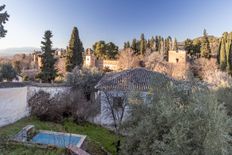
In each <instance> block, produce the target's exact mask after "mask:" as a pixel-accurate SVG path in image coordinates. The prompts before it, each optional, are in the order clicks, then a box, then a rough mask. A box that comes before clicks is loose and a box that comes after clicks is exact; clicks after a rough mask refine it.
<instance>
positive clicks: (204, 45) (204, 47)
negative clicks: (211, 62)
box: [201, 29, 211, 58]
mask: <svg viewBox="0 0 232 155" xmlns="http://www.w3.org/2000/svg"><path fill="white" fill-rule="evenodd" d="M210 56H211V50H210V45H209V39H208V35H207V33H206V30H205V29H204V36H203V38H202V41H201V57H205V58H210Z"/></svg>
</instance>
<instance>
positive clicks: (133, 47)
mask: <svg viewBox="0 0 232 155" xmlns="http://www.w3.org/2000/svg"><path fill="white" fill-rule="evenodd" d="M131 48H132V49H133V50H134V51H135V52H137V51H138V50H137V41H136V39H133V41H132V43H131Z"/></svg>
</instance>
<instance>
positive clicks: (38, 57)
mask: <svg viewBox="0 0 232 155" xmlns="http://www.w3.org/2000/svg"><path fill="white" fill-rule="evenodd" d="M65 53H66V50H64V49H56V50H55V52H54V57H55V58H57V59H58V61H57V62H60V61H59V59H61V58H63V57H64V56H65ZM33 62H34V63H35V66H36V68H37V69H40V68H41V67H42V52H41V51H34V53H33Z"/></svg>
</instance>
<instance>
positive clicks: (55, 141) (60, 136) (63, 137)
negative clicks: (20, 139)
mask: <svg viewBox="0 0 232 155" xmlns="http://www.w3.org/2000/svg"><path fill="white" fill-rule="evenodd" d="M85 138H86V136H84V135H78V134H71V133H62V132H51V131H40V132H39V133H38V134H36V135H35V136H34V137H33V138H32V140H31V141H32V142H33V143H38V144H46V145H52V146H56V147H59V148H65V147H67V146H69V145H72V146H77V147H81V145H82V143H83V141H84V140H85Z"/></svg>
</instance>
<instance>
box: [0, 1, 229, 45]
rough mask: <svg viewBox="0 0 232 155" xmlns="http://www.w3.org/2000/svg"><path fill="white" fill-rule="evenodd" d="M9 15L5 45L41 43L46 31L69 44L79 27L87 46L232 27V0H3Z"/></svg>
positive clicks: (180, 37)
mask: <svg viewBox="0 0 232 155" xmlns="http://www.w3.org/2000/svg"><path fill="white" fill-rule="evenodd" d="M2 4H5V5H6V8H5V10H6V11H7V12H8V14H9V15H10V18H9V21H8V22H7V24H6V25H5V28H6V29H7V31H8V33H7V35H6V37H5V38H1V39H0V49H5V48H16V47H38V48H39V47H40V43H41V40H42V37H43V34H44V32H45V30H51V31H52V32H53V38H52V40H53V47H56V48H66V46H67V45H68V41H69V39H70V35H71V31H72V29H73V27H74V26H76V27H77V28H78V30H79V34H80V39H81V40H82V42H83V44H84V48H88V47H92V45H93V44H94V43H95V42H96V41H99V40H105V41H106V42H109V41H112V42H114V43H115V44H116V45H118V46H119V47H122V46H123V42H125V41H128V40H132V39H133V38H139V37H140V34H141V33H144V34H145V37H146V38H150V37H151V36H154V35H161V36H164V37H166V36H169V35H170V36H171V37H173V38H174V37H176V38H177V40H178V41H183V40H184V39H186V38H194V37H198V36H200V35H202V32H203V29H204V28H206V29H207V32H208V34H210V35H215V36H220V35H221V34H222V33H223V32H225V31H232V9H231V6H232V0H0V5H2Z"/></svg>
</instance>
